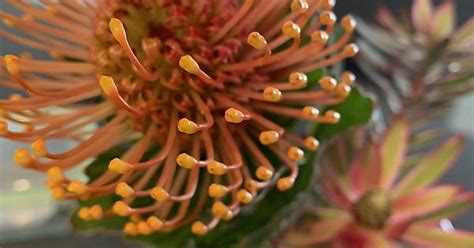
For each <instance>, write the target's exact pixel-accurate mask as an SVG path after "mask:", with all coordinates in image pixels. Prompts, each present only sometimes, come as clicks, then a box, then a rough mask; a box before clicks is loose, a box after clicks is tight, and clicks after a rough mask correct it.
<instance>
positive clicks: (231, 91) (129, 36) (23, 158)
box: [0, 0, 358, 235]
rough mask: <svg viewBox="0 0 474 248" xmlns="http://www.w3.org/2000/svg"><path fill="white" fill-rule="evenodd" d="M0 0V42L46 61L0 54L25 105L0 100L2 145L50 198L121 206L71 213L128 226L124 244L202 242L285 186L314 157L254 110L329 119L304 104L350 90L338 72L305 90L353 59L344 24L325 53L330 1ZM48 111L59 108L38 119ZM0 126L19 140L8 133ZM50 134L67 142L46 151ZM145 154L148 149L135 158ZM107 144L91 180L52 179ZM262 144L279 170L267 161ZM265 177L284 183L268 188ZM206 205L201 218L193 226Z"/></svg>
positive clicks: (333, 117)
mask: <svg viewBox="0 0 474 248" xmlns="http://www.w3.org/2000/svg"><path fill="white" fill-rule="evenodd" d="M5 2H6V3H8V4H9V5H11V6H12V7H15V8H17V9H18V10H20V11H22V12H23V15H22V16H14V15H11V14H9V13H6V12H4V11H1V12H0V16H1V17H2V18H3V20H4V21H5V23H6V24H8V25H9V26H10V27H12V28H14V29H15V30H19V31H22V32H23V33H24V34H25V35H26V36H27V37H26V38H25V37H23V36H19V35H17V34H15V33H13V32H9V31H1V33H0V34H1V35H2V36H4V37H6V38H8V39H11V40H13V41H15V42H17V43H19V44H23V45H27V46H30V47H32V48H34V49H37V50H41V51H45V52H48V53H50V54H51V55H52V56H53V57H54V58H55V59H54V60H38V59H34V58H32V57H31V56H29V55H23V56H18V57H17V56H15V55H5V56H4V63H3V67H4V69H6V72H8V73H2V76H1V81H0V84H1V85H2V86H5V87H8V88H12V89H20V90H24V91H26V92H27V93H28V94H29V96H28V97H27V98H24V99H23V98H21V97H19V95H14V96H12V97H11V98H10V99H9V100H0V107H1V110H2V118H3V119H4V120H3V121H1V122H0V134H1V136H3V137H6V138H9V139H12V140H19V141H24V142H32V147H31V148H32V150H33V153H30V152H29V150H28V149H26V148H21V149H19V150H18V151H17V152H16V154H15V155H14V160H15V161H16V162H17V163H18V164H19V165H21V166H24V167H27V168H31V169H35V170H40V171H47V173H48V176H49V180H48V186H49V187H51V189H52V192H53V195H54V196H55V197H56V198H58V199H93V198H97V197H102V196H107V195H111V194H118V195H119V196H121V197H122V198H123V199H122V200H120V201H117V202H115V204H114V205H113V207H112V208H111V209H107V208H104V206H101V205H94V206H91V207H83V208H81V209H80V210H79V211H78V216H79V217H80V218H82V219H84V220H100V219H103V218H108V217H110V216H113V215H119V216H124V217H129V216H130V221H129V222H128V223H127V224H126V225H125V226H124V229H123V230H124V232H125V233H126V234H128V235H136V234H142V235H148V234H151V233H153V232H156V231H172V230H176V229H178V228H180V227H182V226H184V225H187V224H190V223H193V224H192V231H193V232H194V233H195V234H198V235H202V234H205V233H206V232H208V230H210V229H212V228H214V227H215V226H216V225H217V224H218V222H219V221H220V220H221V219H225V220H228V219H231V218H232V217H234V216H235V215H237V214H238V213H239V211H240V209H241V207H242V206H243V205H245V204H249V203H250V202H252V200H253V199H254V198H255V197H256V196H257V194H258V191H259V190H261V189H264V188H267V187H271V186H272V184H273V183H272V182H273V181H276V186H277V187H278V189H279V190H281V191H285V190H288V189H290V188H291V187H292V185H293V183H294V181H295V180H296V179H297V176H298V164H299V163H300V162H301V161H302V160H303V159H304V154H305V153H304V151H303V149H308V150H310V151H315V150H317V149H318V145H319V143H318V141H317V139H316V138H314V137H311V136H310V137H300V136H299V135H297V134H292V133H289V132H286V130H285V128H284V127H283V126H282V125H279V124H278V123H277V122H274V121H272V120H271V119H269V117H268V115H267V114H272V115H280V116H283V117H285V118H291V119H297V120H308V121H311V122H315V123H327V124H333V123H337V122H338V121H339V119H340V118H341V116H340V114H338V113H337V112H335V111H331V110H329V111H327V112H325V113H322V114H321V113H320V112H319V110H318V109H317V108H316V106H320V105H333V104H337V103H341V102H343V101H344V100H345V99H346V97H347V96H348V94H349V92H350V90H351V84H352V83H353V81H354V80H355V78H354V75H352V74H351V73H349V72H347V73H345V74H344V75H342V77H341V78H340V83H338V81H336V79H334V78H332V77H324V78H323V79H321V80H320V81H319V83H320V84H319V86H317V87H313V86H311V87H309V83H312V82H308V77H307V75H306V73H308V72H311V71H314V70H316V69H322V68H325V67H328V66H331V65H333V64H335V63H338V62H340V61H342V60H344V59H345V58H347V57H352V56H354V55H356V54H357V52H358V48H357V46H356V45H354V44H347V43H348V41H349V39H350V37H351V35H352V32H353V30H354V26H355V21H354V20H353V18H352V17H351V16H346V17H344V18H343V19H342V21H341V26H342V28H343V29H344V34H343V35H342V37H340V39H339V40H337V42H335V43H334V44H332V45H329V44H328V39H329V38H330V37H332V36H333V32H334V28H335V25H336V22H337V20H336V16H335V15H334V13H333V12H331V9H332V8H333V7H334V4H335V2H334V1H329V0H312V1H311V0H307V1H306V0H294V1H286V0H279V1H266V0H260V1H259V0H245V1H236V0H226V1H221V0H219V1H218V0H207V1H204V0H198V1H189V0H181V1H166V0H163V1H161V0H157V1H151V0H143V1H135V0H121V1H119V0H116V1H113V0H102V1H101V0H98V1H81V2H76V1H75V0H63V1H58V2H56V1H42V2H43V4H44V5H41V6H35V5H32V4H29V3H25V2H22V1H15V0H7V1H5ZM290 8H291V12H288V9H290ZM10 79H11V80H10ZM53 106H61V107H64V108H66V109H68V111H66V112H64V113H54V112H51V111H48V109H49V108H50V107H53ZM10 122H14V123H17V124H20V125H23V126H24V127H25V130H24V131H22V132H14V131H11V130H9V128H8V123H10ZM90 123H99V124H100V125H99V128H98V129H97V130H95V131H94V132H89V133H87V132H86V133H85V132H84V131H83V130H82V127H84V126H86V125H88V124H90ZM58 138H66V139H73V140H76V141H78V144H77V146H76V147H74V148H73V149H71V150H68V151H62V152H60V153H54V152H52V151H50V150H48V149H47V143H48V142H49V141H51V140H54V139H58ZM153 145H155V146H156V145H158V146H159V147H161V148H160V149H159V151H158V152H156V154H153V156H152V157H151V159H148V160H145V159H144V156H145V155H144V154H145V152H147V151H148V152H150V147H152V146H153ZM118 146H120V147H127V151H126V152H125V153H124V154H123V155H122V156H121V157H119V158H115V159H113V160H111V161H110V163H109V165H108V171H105V172H103V174H101V175H100V176H99V177H98V178H96V179H93V180H92V181H90V182H88V183H85V182H82V181H79V180H75V179H72V178H69V177H67V176H66V175H65V172H66V171H67V170H69V169H71V168H74V167H76V166H77V165H78V164H79V163H81V162H83V161H85V160H86V159H89V158H94V157H96V156H98V155H100V154H102V153H104V152H105V151H107V150H110V149H112V148H114V147H118ZM263 146H266V147H267V148H268V150H270V151H271V152H272V153H273V154H274V155H276V156H277V157H278V158H279V159H280V161H281V162H282V164H283V167H281V166H279V164H274V163H273V164H272V163H271V162H270V158H269V157H268V156H267V155H266V154H267V153H264V152H263V150H262V149H263V148H262V147H263ZM267 148H265V150H266V149H267ZM278 168H287V169H288V170H289V173H288V174H287V175H286V176H284V177H281V178H275V177H276V176H275V174H274V172H275V170H276V169H278ZM209 197H210V198H212V199H213V200H212V204H210V205H211V206H210V207H208V205H209V204H208V199H209ZM140 199H148V200H147V201H141V203H140V204H139V203H138V202H139V200H140ZM143 202H147V205H145V206H144V205H143V204H142V203H143ZM209 209H210V212H211V213H212V217H211V218H207V221H205V220H203V221H202V222H201V221H198V219H200V218H205V216H206V215H205V214H203V213H206V211H207V210H209Z"/></svg>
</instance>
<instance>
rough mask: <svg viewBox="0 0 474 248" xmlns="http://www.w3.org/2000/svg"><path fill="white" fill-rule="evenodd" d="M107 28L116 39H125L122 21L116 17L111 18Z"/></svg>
mask: <svg viewBox="0 0 474 248" xmlns="http://www.w3.org/2000/svg"><path fill="white" fill-rule="evenodd" d="M109 30H110V32H111V33H112V35H113V36H114V38H115V39H116V40H117V41H123V40H125V39H126V32H125V27H124V26H123V23H122V21H120V20H119V19H117V18H112V19H110V21H109Z"/></svg>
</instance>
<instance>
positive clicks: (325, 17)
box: [319, 10, 337, 26]
mask: <svg viewBox="0 0 474 248" xmlns="http://www.w3.org/2000/svg"><path fill="white" fill-rule="evenodd" d="M319 21H320V22H321V24H323V25H327V26H333V25H334V23H336V21H337V16H336V15H335V14H334V13H333V12H332V11H328V10H326V11H323V12H322V13H321V15H320V17H319Z"/></svg>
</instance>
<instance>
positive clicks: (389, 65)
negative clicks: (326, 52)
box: [357, 0, 474, 122]
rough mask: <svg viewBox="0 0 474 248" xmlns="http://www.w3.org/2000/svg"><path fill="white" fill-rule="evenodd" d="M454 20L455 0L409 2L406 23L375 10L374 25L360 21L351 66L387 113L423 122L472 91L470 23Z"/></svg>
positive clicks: (473, 25)
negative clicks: (357, 49)
mask: <svg viewBox="0 0 474 248" xmlns="http://www.w3.org/2000/svg"><path fill="white" fill-rule="evenodd" d="M402 16H403V15H402ZM456 19H457V18H456V13H455V1H444V2H443V3H442V4H441V5H440V6H439V7H438V8H435V6H434V5H433V3H432V1H431V0H414V1H413V7H412V11H411V18H409V17H408V18H405V19H404V18H397V17H396V16H394V15H392V14H391V13H390V11H389V10H388V9H386V8H381V9H380V11H379V13H378V24H379V25H372V24H367V23H365V22H364V21H362V20H361V21H360V25H358V31H359V33H360V34H361V39H360V40H359V41H358V44H359V45H360V47H361V48H362V49H361V50H362V51H363V53H362V54H361V56H358V59H357V62H358V65H359V67H360V68H361V69H362V70H363V71H364V72H365V74H366V75H367V77H369V78H370V79H371V80H372V82H373V83H372V84H370V85H367V86H368V87H370V88H371V90H373V91H375V92H376V93H377V95H379V96H381V97H380V98H379V100H380V101H379V102H380V105H382V106H383V107H384V110H387V112H388V114H398V113H402V110H403V114H404V115H405V117H406V118H408V119H410V120H413V121H415V120H416V121H420V122H426V121H427V120H429V119H430V118H432V117H435V116H438V115H439V114H442V113H443V112H444V111H445V110H446V109H448V108H449V106H450V103H451V102H452V100H453V99H455V98H456V97H458V96H460V95H463V94H466V93H469V92H472V91H473V90H474V68H473V66H472V62H471V61H472V60H473V58H474V18H470V19H469V20H468V21H467V22H466V23H465V24H463V25H462V26H461V27H460V28H459V29H457V30H456V21H457V20H456ZM428 117H429V118H428Z"/></svg>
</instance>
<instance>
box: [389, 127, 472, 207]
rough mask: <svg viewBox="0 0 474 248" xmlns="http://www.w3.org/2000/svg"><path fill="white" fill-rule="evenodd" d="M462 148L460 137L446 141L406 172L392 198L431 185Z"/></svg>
mask: <svg viewBox="0 0 474 248" xmlns="http://www.w3.org/2000/svg"><path fill="white" fill-rule="evenodd" d="M462 148H463V138H462V137H461V136H454V137H452V138H450V139H449V140H447V141H446V142H445V143H444V144H443V145H441V146H440V147H439V148H438V149H436V150H435V151H433V152H431V153H430V154H428V155H427V156H425V157H424V158H423V159H422V160H421V161H420V162H419V164H418V165H416V166H415V167H414V168H413V169H412V170H411V171H410V172H408V174H407V175H406V176H405V177H404V178H403V179H402V180H401V181H400V183H399V184H398V185H397V186H396V187H395V189H394V190H393V197H394V198H395V199H396V198H399V197H401V196H403V195H406V194H407V193H409V192H412V191H414V190H417V189H419V188H422V187H425V186H427V185H430V184H431V183H433V182H434V181H435V180H437V179H438V178H439V177H440V176H442V175H443V173H445V172H446V170H448V169H449V168H450V167H451V166H452V165H453V164H454V161H455V160H456V158H457V157H458V156H459V154H460V153H461V151H462Z"/></svg>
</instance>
